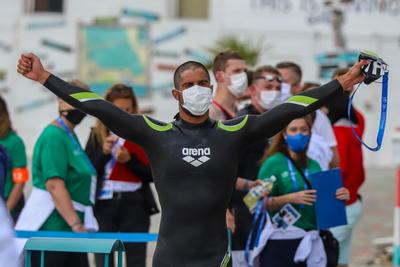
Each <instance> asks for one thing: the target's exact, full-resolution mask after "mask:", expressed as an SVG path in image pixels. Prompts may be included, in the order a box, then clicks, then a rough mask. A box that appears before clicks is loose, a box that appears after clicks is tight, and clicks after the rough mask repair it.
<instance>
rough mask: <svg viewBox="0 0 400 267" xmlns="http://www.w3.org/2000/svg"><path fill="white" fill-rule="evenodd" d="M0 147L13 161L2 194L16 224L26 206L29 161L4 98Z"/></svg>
mask: <svg viewBox="0 0 400 267" xmlns="http://www.w3.org/2000/svg"><path fill="white" fill-rule="evenodd" d="M0 145H2V146H3V147H4V148H5V149H6V152H7V154H8V156H9V158H10V160H11V165H10V166H9V168H8V169H7V176H6V180H5V184H4V192H2V193H3V196H4V198H5V200H6V206H7V209H8V210H9V212H10V213H11V216H12V218H13V220H14V222H15V221H16V220H17V219H18V216H19V213H20V212H21V210H22V207H23V206H24V196H23V192H22V191H23V189H24V185H25V182H26V181H27V180H28V170H27V167H26V166H27V160H26V152H25V145H24V142H23V141H22V139H21V137H19V135H17V134H16V132H15V131H14V130H13V129H12V125H11V120H10V116H9V113H8V109H7V104H6V102H5V100H4V99H3V98H2V97H0Z"/></svg>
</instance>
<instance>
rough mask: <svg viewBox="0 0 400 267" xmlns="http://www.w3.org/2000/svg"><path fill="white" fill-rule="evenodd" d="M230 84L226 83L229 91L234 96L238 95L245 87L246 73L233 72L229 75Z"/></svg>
mask: <svg viewBox="0 0 400 267" xmlns="http://www.w3.org/2000/svg"><path fill="white" fill-rule="evenodd" d="M230 78H231V84H230V85H228V89H229V91H230V92H231V93H232V94H233V95H234V96H240V95H241V94H243V93H244V91H246V89H247V74H246V72H241V73H238V74H233V75H231V76H230Z"/></svg>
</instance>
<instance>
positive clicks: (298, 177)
mask: <svg viewBox="0 0 400 267" xmlns="http://www.w3.org/2000/svg"><path fill="white" fill-rule="evenodd" d="M311 121H312V120H311V118H310V117H309V116H306V117H302V118H299V119H295V120H293V121H292V122H290V123H289V124H288V126H287V127H286V128H285V129H284V130H282V131H281V132H280V133H278V134H277V135H276V136H275V138H274V140H273V142H272V144H271V146H270V148H269V149H268V150H267V151H266V152H265V155H264V157H263V159H262V160H261V161H262V162H263V163H262V166H261V169H260V172H259V174H258V178H259V179H262V180H265V179H270V178H271V177H272V176H275V178H276V179H275V181H274V182H273V188H272V191H271V194H270V197H269V198H268V199H267V200H266V201H267V202H268V204H267V205H268V210H269V212H270V214H269V215H270V218H271V220H272V223H273V225H274V226H273V227H271V231H273V233H272V234H271V235H270V237H269V240H268V241H267V242H266V244H264V245H265V247H264V248H263V250H262V251H261V254H260V255H259V260H260V266H267V265H268V267H275V266H285V267H291V266H297V267H298V266H307V263H306V262H299V263H295V262H294V257H295V254H296V251H297V249H298V247H299V244H300V242H301V241H302V239H303V237H304V236H305V235H306V233H307V232H310V231H313V230H316V229H317V225H316V217H315V211H314V207H313V205H314V203H315V200H316V191H315V190H313V189H309V187H308V185H307V183H306V182H305V179H307V180H308V181H310V182H311V180H310V174H312V173H316V172H319V171H321V167H320V166H319V164H318V163H317V162H316V161H315V160H312V159H310V158H308V157H307V155H306V151H307V147H308V144H309V141H310V136H311V127H312V122H311ZM336 197H337V199H340V200H346V199H348V198H349V191H348V190H347V189H346V188H340V189H338V190H337V191H336ZM293 209H294V210H295V212H294V214H297V215H292V218H295V219H294V220H293V221H294V223H293V224H292V225H291V224H290V223H288V222H289V220H288V219H287V218H288V217H286V219H284V217H285V214H287V213H289V212H287V211H289V210H293ZM296 219H297V220H296ZM270 233H271V232H270ZM321 244H322V242H321ZM313 249H314V248H313ZM321 249H322V253H323V247H322V248H321ZM319 252H321V250H320V251H319ZM317 253H318V252H317ZM317 256H318V255H317Z"/></svg>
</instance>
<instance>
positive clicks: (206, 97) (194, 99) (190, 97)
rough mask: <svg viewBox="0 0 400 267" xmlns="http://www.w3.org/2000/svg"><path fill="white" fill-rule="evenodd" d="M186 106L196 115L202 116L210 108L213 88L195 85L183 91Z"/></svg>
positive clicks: (183, 105) (184, 105)
mask: <svg viewBox="0 0 400 267" xmlns="http://www.w3.org/2000/svg"><path fill="white" fill-rule="evenodd" d="M182 98H183V104H182V107H184V108H185V109H186V110H187V111H189V112H190V114H192V115H194V116H202V115H204V114H205V113H206V112H207V110H208V109H209V108H210V105H211V99H212V90H211V89H210V88H208V87H203V86H199V85H193V86H192V87H190V88H188V89H185V90H183V91H182Z"/></svg>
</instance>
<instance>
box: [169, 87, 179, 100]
mask: <svg viewBox="0 0 400 267" xmlns="http://www.w3.org/2000/svg"><path fill="white" fill-rule="evenodd" d="M171 94H172V96H173V97H174V98H175V100H177V101H179V99H180V94H179V92H178V90H177V89H175V88H172V90H171Z"/></svg>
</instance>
